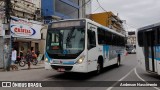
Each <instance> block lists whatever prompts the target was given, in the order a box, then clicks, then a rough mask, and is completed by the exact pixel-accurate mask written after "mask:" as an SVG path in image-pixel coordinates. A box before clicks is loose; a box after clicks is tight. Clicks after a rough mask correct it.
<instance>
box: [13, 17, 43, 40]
mask: <svg viewBox="0 0 160 90" xmlns="http://www.w3.org/2000/svg"><path fill="white" fill-rule="evenodd" d="M10 27H11V33H12V36H13V37H20V38H33V39H41V33H40V30H41V28H42V25H40V24H37V23H33V22H31V21H28V20H25V19H20V18H13V17H12V19H11V25H10Z"/></svg>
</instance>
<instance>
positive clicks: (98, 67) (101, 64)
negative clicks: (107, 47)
mask: <svg viewBox="0 0 160 90" xmlns="http://www.w3.org/2000/svg"><path fill="white" fill-rule="evenodd" d="M102 70H103V58H102V57H100V58H98V62H97V70H96V74H100V73H101V72H102Z"/></svg>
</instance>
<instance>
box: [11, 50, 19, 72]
mask: <svg viewBox="0 0 160 90" xmlns="http://www.w3.org/2000/svg"><path fill="white" fill-rule="evenodd" d="M16 59H17V51H16V50H15V49H14V48H13V49H12V56H11V68H12V70H14V69H15V70H18V66H17V65H15V61H16Z"/></svg>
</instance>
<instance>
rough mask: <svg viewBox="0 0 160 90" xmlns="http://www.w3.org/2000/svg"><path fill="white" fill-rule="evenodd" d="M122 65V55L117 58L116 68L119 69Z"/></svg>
mask: <svg viewBox="0 0 160 90" xmlns="http://www.w3.org/2000/svg"><path fill="white" fill-rule="evenodd" d="M120 65H121V56H120V55H118V57H117V64H116V66H117V67H119V66H120Z"/></svg>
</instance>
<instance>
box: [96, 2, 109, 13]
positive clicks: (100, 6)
mask: <svg viewBox="0 0 160 90" xmlns="http://www.w3.org/2000/svg"><path fill="white" fill-rule="evenodd" d="M97 3H98V5H99V6H100V7H101V9H103V11H105V12H107V10H105V9H104V8H103V7H102V6H101V4H100V2H99V1H98V0H97Z"/></svg>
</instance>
